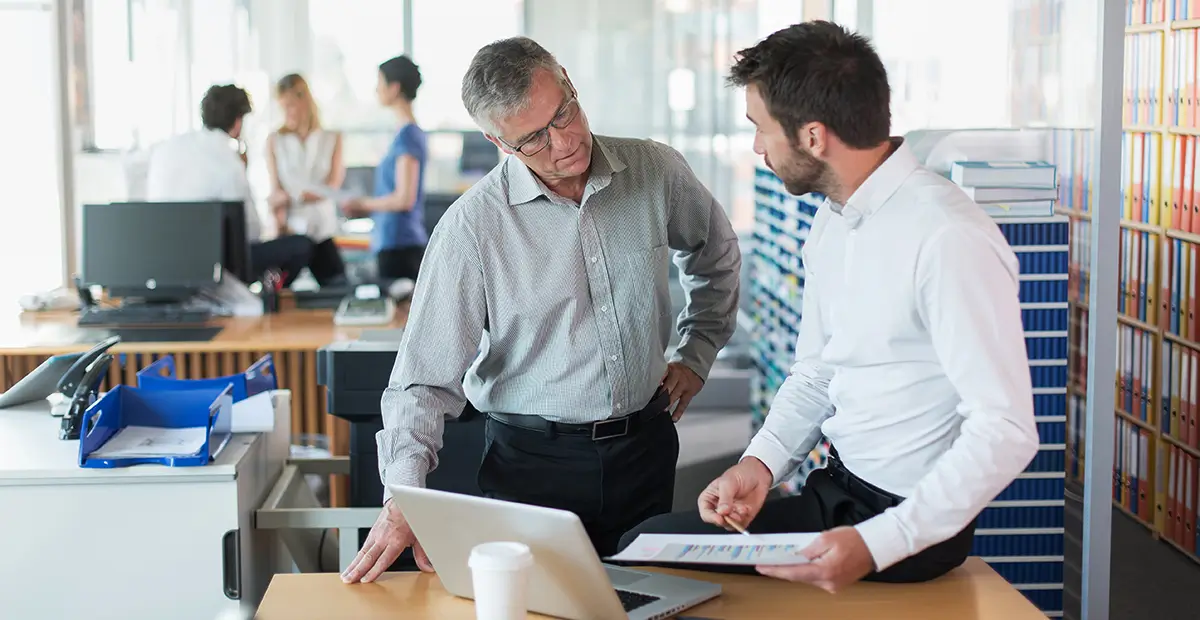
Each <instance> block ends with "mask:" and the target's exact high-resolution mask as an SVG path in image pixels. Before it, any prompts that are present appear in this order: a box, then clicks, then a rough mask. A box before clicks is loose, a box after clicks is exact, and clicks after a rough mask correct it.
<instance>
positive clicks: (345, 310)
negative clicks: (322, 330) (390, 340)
mask: <svg viewBox="0 0 1200 620" xmlns="http://www.w3.org/2000/svg"><path fill="white" fill-rule="evenodd" d="M395 316H396V302H394V301H392V300H391V299H390V298H388V297H377V298H375V299H359V298H357V297H346V298H345V299H343V300H342V302H341V303H340V304H338V309H337V310H336V311H335V312H334V313H333V323H334V324H335V325H386V324H388V323H391V322H392V319H393V318H394V317H395Z"/></svg>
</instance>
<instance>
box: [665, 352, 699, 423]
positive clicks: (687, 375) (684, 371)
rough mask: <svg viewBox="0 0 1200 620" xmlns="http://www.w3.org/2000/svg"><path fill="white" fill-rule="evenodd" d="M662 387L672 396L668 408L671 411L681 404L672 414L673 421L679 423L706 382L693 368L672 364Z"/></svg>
mask: <svg viewBox="0 0 1200 620" xmlns="http://www.w3.org/2000/svg"><path fill="white" fill-rule="evenodd" d="M662 385H663V387H664V388H666V390H667V394H670V395H671V402H670V404H668V405H667V408H668V409H670V407H671V405H674V404H675V403H677V402H678V403H679V406H677V407H675V411H674V412H672V413H671V419H672V420H674V421H676V422H678V421H679V418H682V417H683V412H684V410H686V409H687V406H688V403H690V402H692V398H693V397H694V396H695V395H696V393H698V392H699V391H700V388H702V387H704V380H703V379H701V378H700V375H698V374H696V371H694V370H692V369H691V368H688V367H687V366H685V365H683V364H681V363H679V362H671V363H669V364H667V375H666V376H665V377H663V380H662Z"/></svg>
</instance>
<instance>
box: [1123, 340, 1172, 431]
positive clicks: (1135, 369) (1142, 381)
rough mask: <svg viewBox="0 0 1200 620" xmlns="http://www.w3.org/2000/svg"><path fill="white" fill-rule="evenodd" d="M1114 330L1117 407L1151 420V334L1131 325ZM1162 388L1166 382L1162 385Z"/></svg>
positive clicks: (1152, 353)
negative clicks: (1115, 338) (1115, 335)
mask: <svg viewBox="0 0 1200 620" xmlns="http://www.w3.org/2000/svg"><path fill="white" fill-rule="evenodd" d="M1118 327H1119V329H1118V332H1117V393H1116V404H1117V408H1118V409H1120V410H1122V411H1124V412H1125V413H1127V414H1129V415H1131V416H1133V417H1134V418H1137V419H1139V420H1141V421H1143V422H1146V423H1150V422H1151V420H1150V414H1151V411H1152V398H1153V395H1154V392H1155V390H1156V389H1157V388H1155V385H1154V359H1155V356H1154V334H1153V333H1151V332H1148V331H1145V330H1142V329H1138V328H1136V327H1132V326H1130V325H1119V326H1118ZM1164 388H1165V385H1164Z"/></svg>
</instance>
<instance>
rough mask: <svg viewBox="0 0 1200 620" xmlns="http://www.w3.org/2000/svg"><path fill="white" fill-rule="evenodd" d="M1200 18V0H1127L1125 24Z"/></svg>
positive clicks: (1133, 24)
mask: <svg viewBox="0 0 1200 620" xmlns="http://www.w3.org/2000/svg"><path fill="white" fill-rule="evenodd" d="M1195 18H1200V0H1125V25H1127V26H1136V25H1140V24H1160V23H1162V22H1166V21H1172V20H1183V19H1195Z"/></svg>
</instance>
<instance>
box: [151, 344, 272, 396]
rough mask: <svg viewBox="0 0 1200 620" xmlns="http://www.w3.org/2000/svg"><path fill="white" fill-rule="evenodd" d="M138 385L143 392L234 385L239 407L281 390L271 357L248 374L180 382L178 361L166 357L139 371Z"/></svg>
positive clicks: (264, 359) (247, 372)
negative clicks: (176, 371)
mask: <svg viewBox="0 0 1200 620" xmlns="http://www.w3.org/2000/svg"><path fill="white" fill-rule="evenodd" d="M137 382H138V387H139V388H141V389H143V390H195V389H219V388H222V387H224V386H226V385H230V384H232V385H233V402H235V403H236V402H240V401H243V400H245V399H247V398H249V397H251V396H254V395H255V394H258V393H259V392H266V391H270V390H274V389H277V388H278V386H279V382H278V380H277V379H276V377H275V361H274V359H273V358H272V357H271V354H270V353H268V354H266V355H264V356H262V357H260V358H259V359H258V361H257V362H254V363H253V364H251V365H250V367H249V368H247V369H246V370H245V372H240V373H238V374H236V375H228V376H225V377H218V378H216V379H179V378H176V376H175V357H174V356H171V355H166V356H163V357H160V358H159V359H158V360H156V361H155V362H154V363H153V364H150V365H149V366H147V367H145V368H143V369H141V370H140V371H138V373H137Z"/></svg>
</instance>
